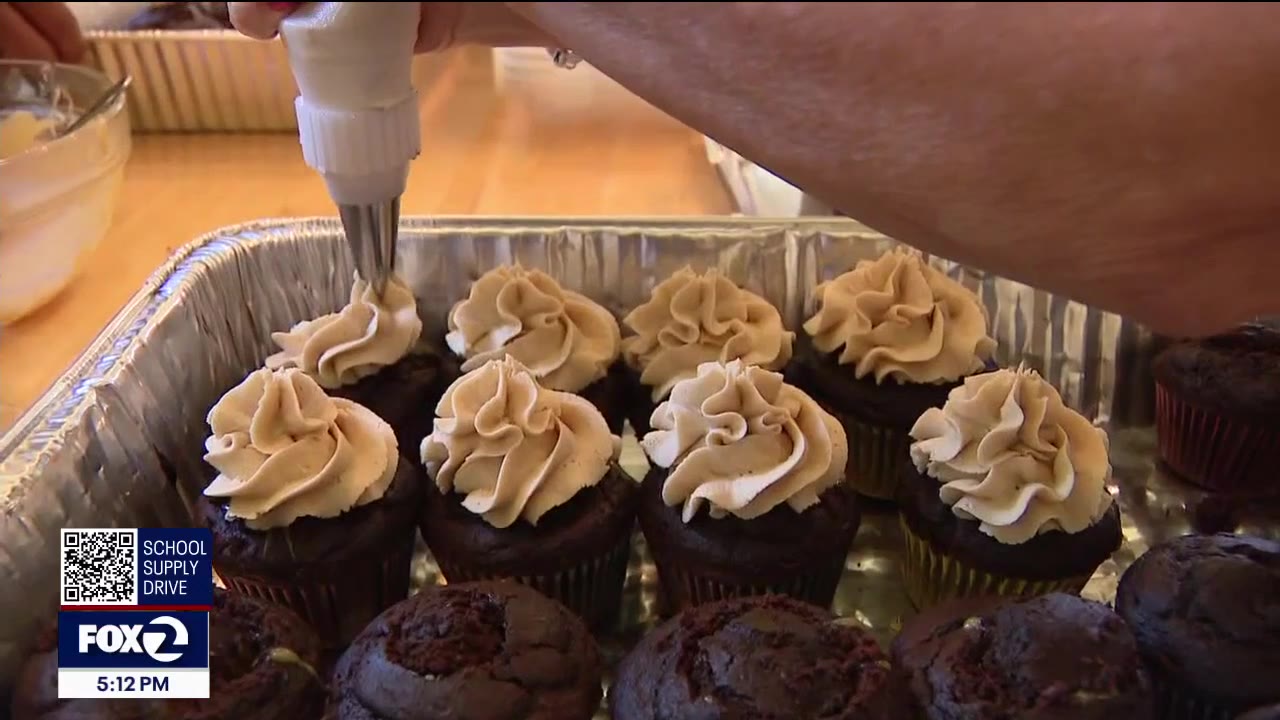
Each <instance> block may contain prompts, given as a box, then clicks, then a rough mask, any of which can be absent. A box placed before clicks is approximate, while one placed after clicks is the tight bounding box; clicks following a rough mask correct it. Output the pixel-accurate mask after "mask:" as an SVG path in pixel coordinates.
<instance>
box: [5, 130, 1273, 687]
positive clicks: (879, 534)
mask: <svg viewBox="0 0 1280 720" xmlns="http://www.w3.org/2000/svg"><path fill="white" fill-rule="evenodd" d="M262 117H266V114H265V113H264V114H263V115H262ZM892 244H893V243H892V241H891V240H889V239H888V238H885V237H883V236H881V235H879V234H877V233H874V232H871V231H869V230H867V229H866V228H865V227H863V226H861V225H858V224H857V223H855V222H852V221H849V220H841V219H835V218H820V219H819V218H813V219H799V220H796V219H789V220H767V219H733V218H728V219H708V220H698V221H684V220H654V219H609V220H584V219H576V218H564V219H559V218H544V219H519V218H517V219H484V218H437V219H421V218H415V219H406V220H405V222H404V227H403V230H402V233H401V236H400V245H399V249H398V268H399V271H400V272H401V274H403V275H404V277H405V279H406V281H407V282H408V284H409V286H410V287H411V288H412V289H413V291H414V293H415V295H416V296H417V298H418V302H419V311H420V312H421V314H422V317H423V319H424V324H425V326H426V327H425V329H424V333H425V335H424V336H426V337H432V336H439V332H440V329H441V328H442V326H443V323H444V319H445V314H446V312H447V310H448V308H449V306H450V305H451V304H452V303H453V302H454V301H456V300H458V299H459V298H461V297H463V296H464V295H465V293H466V292H467V289H468V287H469V285H470V283H471V281H472V280H474V279H475V278H476V277H478V276H479V275H480V274H481V273H482V272H484V271H486V270H488V269H490V268H492V267H494V266H496V265H499V264H504V263H514V262H519V263H523V264H524V265H526V266H530V267H537V268H541V269H543V270H546V271H547V272H549V273H550V274H551V275H553V276H554V277H556V278H558V279H559V280H560V282H562V283H563V284H564V285H565V286H566V287H569V288H572V289H575V290H578V291H580V292H583V293H585V294H587V295H589V296H591V297H593V298H595V299H596V300H597V301H599V302H601V303H602V304H603V305H605V306H606V307H608V308H609V309H610V310H612V311H613V312H615V313H616V314H617V315H618V316H619V317H621V316H622V315H623V313H625V312H626V311H627V310H629V309H630V308H632V307H635V306H636V305H638V304H640V303H642V302H644V301H645V300H646V299H647V297H648V294H649V292H650V290H651V289H652V288H653V287H654V285H656V284H657V283H658V282H660V281H661V280H663V279H665V278H666V277H667V276H669V275H670V274H671V273H672V272H674V271H675V270H677V269H679V268H681V267H682V266H684V265H685V264H693V265H694V266H695V267H698V268H706V267H711V266H714V267H717V268H719V269H720V270H721V272H723V273H725V274H727V275H728V276H730V277H731V278H733V279H734V280H736V281H738V282H739V283H742V284H744V285H745V286H747V287H748V288H750V289H752V290H754V291H755V292H757V293H760V294H761V295H763V296H764V297H766V298H767V299H768V300H770V301H771V302H772V303H774V304H775V306H776V307H778V308H779V310H781V311H782V314H783V317H784V318H785V320H786V321H787V323H788V324H789V326H790V327H791V329H793V330H794V329H797V328H798V326H799V324H800V322H801V321H802V318H804V317H805V316H806V313H807V312H809V311H810V309H811V308H810V303H809V296H810V294H811V291H812V289H813V287H814V286H815V285H816V284H817V283H819V282H821V281H823V280H825V279H829V278H831V277H834V276H835V275H837V274H839V273H841V272H843V271H845V270H847V269H849V268H851V267H852V266H853V265H854V263H856V262H857V261H858V260H860V259H863V258H872V257H875V256H876V255H878V254H879V253H881V252H883V251H884V250H886V249H887V248H889V247H890V246H891V245H892ZM931 262H933V263H934V264H935V265H936V266H937V267H939V268H941V269H943V270H944V271H946V272H947V273H948V274H949V275H951V276H952V277H954V278H956V279H958V280H959V281H960V282H962V283H963V284H964V285H966V286H967V287H969V288H971V289H972V290H974V291H975V292H976V293H977V294H978V296H979V297H980V298H981V299H982V301H983V302H984V303H985V305H986V307H987V309H988V311H989V312H990V316H991V323H992V324H991V331H992V334H993V335H994V336H995V338H996V339H997V340H998V342H999V344H1000V350H999V355H998V360H999V361H1000V362H1001V363H1002V364H1005V365H1013V364H1017V363H1019V362H1025V363H1027V364H1028V365H1030V366H1032V367H1035V368H1037V369H1039V370H1040V371H1041V372H1042V374H1043V375H1044V376H1045V377H1046V378H1048V379H1049V380H1051V381H1052V382H1053V383H1054V384H1055V385H1056V386H1057V387H1058V388H1060V390H1061V391H1062V395H1063V398H1064V399H1065V400H1066V402H1067V403H1068V404H1070V405H1071V406H1073V407H1075V408H1076V409H1077V410H1079V411H1081V412H1082V413H1084V414H1085V415H1086V416H1088V417H1090V418H1093V419H1094V420H1096V421H1097V422H1098V423H1100V424H1102V425H1104V426H1106V427H1107V428H1108V429H1109V431H1110V433H1111V449H1112V462H1113V465H1114V469H1115V482H1116V488H1115V491H1116V493H1117V494H1118V496H1119V501H1120V503H1121V507H1122V509H1123V510H1124V534H1125V544H1124V547H1123V548H1122V549H1121V550H1120V551H1119V552H1117V553H1116V554H1115V556H1114V557H1113V558H1112V559H1111V560H1109V561H1108V562H1106V563H1105V564H1104V565H1103V566H1102V567H1101V568H1100V569H1099V570H1098V572H1097V573H1096V574H1095V575H1094V577H1093V578H1092V579H1091V580H1090V582H1089V585H1088V587H1087V588H1086V590H1085V594H1086V595H1088V596H1090V597H1095V598H1099V599H1110V598H1111V596H1112V595H1113V593H1114V589H1115V581H1116V577H1117V574H1118V573H1119V572H1120V571H1122V570H1123V569H1124V568H1125V567H1126V566H1127V565H1128V563H1129V562H1130V561H1132V559H1133V558H1134V557H1135V555H1137V554H1139V553H1141V552H1142V551H1144V550H1145V549H1146V547H1148V546H1149V545H1150V544H1151V543H1154V542H1158V541H1160V540H1163V539H1165V538H1167V537H1170V536H1173V535H1177V534H1181V533H1183V532H1186V531H1187V530H1188V529H1190V528H1192V527H1195V528H1198V529H1206V528H1208V529H1236V530H1242V531H1249V532H1253V533H1256V534H1262V535H1276V534H1277V528H1280V525H1277V524H1276V523H1274V522H1273V521H1270V520H1267V519H1265V518H1258V517H1248V516H1243V515H1241V514H1240V511H1239V509H1238V508H1231V507H1225V506H1221V505H1217V504H1215V503H1214V502H1213V501H1207V500H1206V499H1205V498H1204V497H1203V496H1202V495H1201V494H1199V493H1198V492H1196V491H1193V490H1190V489H1188V488H1187V487H1186V486H1184V485H1182V484H1180V483H1179V482H1177V481H1176V480H1174V479H1172V478H1170V477H1169V476H1167V475H1166V474H1165V472H1164V471H1162V470H1161V469H1159V468H1158V467H1156V465H1155V463H1154V462H1153V456H1154V449H1155V444H1154V435H1153V431H1152V429H1151V417H1152V406H1153V399H1152V397H1153V393H1152V382H1151V378H1150V376H1149V374H1148V365H1149V359H1150V356H1151V353H1152V351H1153V349H1154V348H1155V347H1156V343H1155V341H1154V338H1152V336H1151V335H1150V333H1148V332H1147V331H1146V330H1144V329H1143V328H1141V327H1139V326H1137V325H1135V324H1134V323H1132V322H1130V321H1128V320H1126V319H1123V318H1120V317H1117V316H1115V315H1112V314H1110V313H1106V312H1100V311H1098V310H1096V309H1094V308H1090V307H1086V306H1084V305H1081V304H1079V303H1077V302H1074V301H1072V300H1069V299H1067V298H1062V297H1056V296H1053V295H1050V294H1048V293H1045V292H1042V291H1039V290H1036V289H1034V288H1031V287H1027V286H1025V285H1022V284H1020V283H1016V282H1012V281H1009V280H1006V279H1004V278H1000V277H996V276H993V275H990V274H987V273H984V272H981V271H979V270H976V269H973V268H967V267H963V266H960V265H957V264H954V263H951V262H948V261H945V260H942V259H938V258H931ZM351 282H352V264H351V261H350V259H349V258H348V257H347V253H346V249H345V244H344V242H343V240H342V234H341V227H340V225H339V224H338V223H337V222H336V221H335V220H332V219H314V220H263V221H260V222H255V223H250V224H246V225H239V226H236V227H229V228H225V229H222V230H218V231H216V232H212V233H210V234H208V235H205V236H204V237H202V238H199V239H198V240H196V241H194V242H192V243H190V244H188V245H186V246H185V247H183V248H182V249H181V250H180V251H178V252H177V253H176V254H175V255H174V257H173V258H172V259H171V260H170V261H169V262H168V263H167V264H166V265H165V266H164V267H162V268H161V269H160V270H159V271H157V272H156V273H155V274H154V275H153V276H152V277H151V278H150V279H149V280H148V281H147V282H146V284H145V285H144V286H143V287H142V288H141V290H140V291H139V292H138V293H137V294H136V295H135V296H134V297H133V298H132V299H131V300H130V301H129V303H128V304H127V305H126V306H125V307H124V309H123V310H122V311H121V312H120V314H119V315H118V316H117V317H116V318H115V319H114V320H113V321H112V322H111V323H110V325H108V327H107V328H106V329H104V330H103V332H102V334H101V335H99V337H98V338H97V339H96V340H95V341H94V342H93V343H92V344H91V346H90V347H89V349H88V350H87V351H86V352H85V354H84V355H83V356H82V357H80V358H79V359H78V360H77V361H76V362H75V363H74V365H73V366H72V367H71V368H70V369H69V370H68V371H67V373H66V374H65V375H63V376H62V377H61V378H60V379H59V380H58V381H57V382H56V383H55V384H54V386H53V387H52V388H51V389H50V391H49V392H48V393H47V394H46V395H45V396H44V397H43V398H41V399H40V401H39V402H38V403H37V404H36V405H35V406H34V407H33V408H31V409H30V411H29V412H27V413H26V414H25V415H24V416H23V417H22V418H20V419H19V421H18V422H17V423H16V424H15V426H14V427H13V428H12V429H11V430H10V432H8V433H7V434H6V435H5V436H4V437H3V438H0V549H2V550H3V552H0V579H2V580H3V582H0V610H2V611H0V686H3V687H4V688H7V687H9V686H10V684H11V683H12V680H13V677H14V673H15V672H16V670H17V668H18V664H19V663H20V662H21V660H22V659H23V658H24V656H25V653H26V652H27V649H28V648H29V647H30V644H31V642H32V640H33V638H34V636H35V633H36V631H37V629H38V628H39V627H40V624H41V623H42V622H44V621H48V620H50V619H52V618H53V616H54V613H55V611H56V609H57V607H58V551H57V548H58V538H59V531H60V529H61V528H63V527H102V526H126V527H133V526H143V527H146V526H157V525H180V524H187V523H189V522H190V521H189V520H188V519H187V518H188V515H187V512H186V509H185V508H186V507H187V504H188V501H189V499H190V498H192V497H194V496H195V495H196V494H197V493H198V492H199V491H200V490H201V489H202V488H201V487H200V486H199V485H200V480H199V478H203V477H205V473H204V471H203V470H202V460H201V456H202V452H203V443H204V439H205V436H206V433H207V427H206V425H205V415H206V413H207V411H208V409H209V407H210V406H211V405H212V404H213V403H214V402H215V401H216V400H217V399H218V398H219V397H220V396H221V395H222V393H223V392H225V391H226V390H227V389H228V388H230V387H232V386H233V385H235V384H236V383H238V382H239V381H240V380H241V379H242V378H243V377H244V375H245V374H246V373H248V372H249V371H251V370H253V369H254V368H256V367H258V366H259V365H260V363H261V362H262V361H263V359H264V358H265V357H266V356H267V355H268V354H269V353H270V352H271V351H272V350H273V348H272V345H271V340H270V334H271V332H272V331H275V330H282V329H285V328H288V327H290V326H291V325H293V324H294V323H296V322H298V321H300V320H303V319H307V318H312V317H315V316H317V315H320V314H323V313H327V312H332V311H335V310H337V309H338V308H339V307H341V306H342V305H343V304H344V303H345V301H346V299H347V295H348V289H349V287H350V284H351ZM623 463H624V467H626V468H627V469H628V471H629V472H631V473H632V474H633V475H635V476H637V477H638V476H640V475H642V474H643V472H644V469H645V462H644V457H643V454H642V453H641V452H640V450H639V446H638V445H637V444H636V442H635V440H634V438H633V437H630V433H628V437H627V439H626V442H625V448H624V456H623ZM170 477H173V478H175V479H176V486H175V483H172V482H171V481H170V480H169V479H168V478H170ZM637 545H638V547H637V551H636V553H635V555H634V557H633V558H632V565H631V573H630V576H629V578H628V592H627V600H626V607H625V609H624V614H625V616H626V618H627V619H626V626H627V632H624V633H623V634H622V635H621V636H620V637H619V638H615V639H612V640H610V641H608V642H607V643H606V650H607V651H608V652H609V653H610V654H611V656H612V657H616V656H617V655H618V654H619V653H622V652H624V651H625V650H626V649H627V646H628V644H627V643H628V641H627V638H634V637H636V635H638V634H639V633H640V632H642V631H643V630H644V628H645V627H646V626H647V625H648V624H649V623H650V622H651V621H652V620H653V615H652V608H653V598H654V585H655V581H656V578H655V573H654V571H653V567H652V564H651V563H650V562H649V561H648V558H647V553H646V552H645V551H644V547H643V543H642V542H640V543H637ZM903 551H904V542H903V539H902V537H901V532H900V530H899V528H898V522H897V518H896V516H895V515H894V514H892V513H890V512H886V511H884V510H878V509H875V508H872V509H870V510H869V511H868V512H867V513H866V517H865V519H864V522H863V525H862V529H861V530H860V531H859V534H858V537H857V539H856V540H855V542H854V549H853V552H852V553H851V554H850V556H849V558H848V562H847V565H846V572H845V576H844V579H843V581H842V583H841V586H840V590H839V592H838V597H837V600H836V606H835V607H836V610H837V611H838V612H840V613H841V614H842V615H844V616H848V617H851V618H854V619H855V620H856V621H858V622H861V623H863V624H864V625H866V626H867V627H868V628H870V629H871V630H872V631H873V632H875V633H876V635H877V636H878V637H879V638H880V639H881V640H882V641H884V642H887V641H888V639H889V638H891V637H892V635H893V633H894V632H895V630H896V629H897V627H898V626H899V624H900V622H901V620H902V618H903V616H904V614H905V613H907V612H908V610H909V607H908V603H907V600H906V595H905V592H904V590H903V587H902V581H901V578H900V572H899V568H900V558H901V557H902V554H903ZM437 575H438V573H437V572H436V569H435V566H434V564H433V563H432V561H431V559H430V557H429V556H428V555H427V554H426V553H425V552H421V553H419V555H418V557H417V559H416V561H415V578H416V582H417V583H418V585H419V586H421V585H426V584H430V583H434V582H437V581H438V578H437Z"/></svg>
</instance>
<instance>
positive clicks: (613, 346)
mask: <svg viewBox="0 0 1280 720" xmlns="http://www.w3.org/2000/svg"><path fill="white" fill-rule="evenodd" d="M448 324H449V333H448V335H446V336H445V343H446V344H447V345H448V346H449V348H450V349H451V350H452V351H453V353H454V354H455V355H456V356H457V357H458V358H461V359H462V372H464V373H465V372H471V371H472V370H475V369H477V368H479V367H481V366H482V365H484V364H485V363H487V362H489V361H490V360H496V359H498V358H501V357H503V356H505V355H510V356H511V357H514V358H515V359H517V360H519V361H520V362H521V363H522V364H523V365H524V366H525V367H527V368H529V371H530V372H532V373H533V374H534V376H535V377H536V378H537V379H538V383H539V384H540V385H542V386H543V387H545V388H548V389H550V390H558V391H560V392H568V393H574V394H576V395H581V396H582V397H584V398H586V399H587V400H589V401H591V403H592V404H593V405H595V406H596V408H597V409H598V410H599V411H600V412H601V414H603V415H604V418H605V420H606V421H607V422H608V423H609V429H610V430H611V431H612V432H613V433H614V434H615V435H621V434H622V429H623V426H624V424H625V423H626V408H625V407H624V405H625V404H626V397H625V395H624V392H625V388H626V372H627V371H626V366H625V365H624V364H623V363H622V362H621V361H620V360H619V353H620V352H621V343H622V334H621V331H620V330H619V329H618V321H617V319H615V318H614V316H613V314H612V313H610V312H609V311H608V310H606V309H605V308H603V307H601V306H600V305H598V304H597V303H595V302H594V301H592V300H591V299H590V298H588V297H587V296H585V295H582V294H580V293H576V292H574V291H572V290H566V289H565V288H562V287H560V284H559V283H557V282H556V281H555V279H554V278H552V277H551V276H550V275H547V274H546V273H544V272H542V271H541V270H526V269H525V268H523V267H521V266H520V265H514V266H511V265H504V266H501V267H497V268H494V269H493V270H490V271H489V272H487V273H485V274H484V275H481V276H480V278H479V279H478V280H476V281H475V283H473V284H472V285H471V292H470V294H469V295H468V296H467V298H466V299H464V300H461V301H459V302H458V303H457V304H456V305H454V306H453V308H452V309H451V310H450V311H449V322H448Z"/></svg>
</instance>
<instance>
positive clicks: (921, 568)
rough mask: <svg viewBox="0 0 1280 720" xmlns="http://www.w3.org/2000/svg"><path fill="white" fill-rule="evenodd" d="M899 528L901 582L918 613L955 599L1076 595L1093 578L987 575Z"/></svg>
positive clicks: (908, 529)
mask: <svg viewBox="0 0 1280 720" xmlns="http://www.w3.org/2000/svg"><path fill="white" fill-rule="evenodd" d="M901 525H902V535H903V537H904V538H905V539H906V546H907V547H906V550H907V552H906V557H905V558H904V562H903V565H902V573H903V581H904V583H905V584H906V589H907V597H908V598H909V599H910V600H911V604H912V605H914V606H915V607H916V609H917V610H923V609H924V608H927V607H932V606H934V605H937V604H939V603H942V602H945V601H947V600H952V599H956V598H967V597H982V596H991V595H995V596H999V597H1011V598H1023V597H1033V596H1036V595H1048V594H1050V593H1055V592H1065V593H1072V594H1079V593H1080V591H1081V590H1083V589H1084V586H1085V585H1087V584H1088V582H1089V578H1090V577H1091V576H1092V575H1085V576H1083V577H1066V578H1057V579H1053V580H1028V579H1026V578H1017V577H1009V576H1005V575H999V574H997V573H992V572H987V571H986V570H983V569H981V568H978V567H975V566H973V565H970V564H968V563H964V562H961V561H959V560H957V559H956V558H954V557H951V556H949V555H946V554H944V553H941V552H938V551H937V550H936V549H935V548H934V547H933V546H932V545H930V544H929V541H927V540H925V539H924V538H922V537H920V536H919V535H916V534H915V533H914V532H912V530H911V528H910V527H909V526H908V525H907V522H906V521H905V520H903V521H902V522H901Z"/></svg>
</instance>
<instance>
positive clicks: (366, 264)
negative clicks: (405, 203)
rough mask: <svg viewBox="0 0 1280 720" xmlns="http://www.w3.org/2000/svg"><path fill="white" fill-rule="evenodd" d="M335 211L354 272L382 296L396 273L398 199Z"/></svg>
mask: <svg viewBox="0 0 1280 720" xmlns="http://www.w3.org/2000/svg"><path fill="white" fill-rule="evenodd" d="M338 214H339V216H341V218H342V229H343V231H344V232H345V233H346V235H347V245H348V246H349V247H350V248H351V257H352V258H353V259H354V260H355V264H356V272H358V273H359V274H360V277H361V278H363V279H364V281H365V282H367V283H369V285H371V286H372V287H373V291H374V293H376V294H377V295H378V296H379V297H381V296H382V292H383V290H385V289H386V287H387V281H388V280H390V279H391V274H392V273H393V272H395V266H396V236H397V234H398V233H399V230H400V198H394V199H392V200H387V201H384V202H379V203H373V204H370V205H339V206H338Z"/></svg>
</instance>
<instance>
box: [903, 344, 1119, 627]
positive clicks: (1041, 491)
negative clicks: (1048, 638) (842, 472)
mask: <svg viewBox="0 0 1280 720" xmlns="http://www.w3.org/2000/svg"><path fill="white" fill-rule="evenodd" d="M911 437H912V438H913V439H914V442H913V443H912V445H911V448H910V460H911V462H908V463H906V464H905V465H904V466H903V468H902V473H903V481H902V484H901V487H900V489H899V495H898V500H899V501H898V506H899V509H900V511H901V516H902V524H903V532H904V535H905V537H906V543H907V548H906V549H907V554H906V562H905V565H904V568H903V570H904V573H905V579H906V586H907V592H908V594H909V595H910V597H911V600H912V602H914V603H915V605H916V607H918V608H924V607H927V606H929V605H933V604H935V603H938V602H941V601H942V600H945V599H948V598H951V597H963V596H975V595H977V596H980V595H1005V596H1015V597H1025V596H1031V595H1040V594H1045V593H1050V592H1056V591H1065V592H1077V593H1078V592H1080V590H1082V589H1083V588H1084V586H1085V584H1086V583H1087V582H1088V580H1089V578H1090V577H1091V576H1092V575H1093V573H1094V571H1096V570H1097V568H1098V566H1099V565H1101V564H1102V563H1103V562H1104V561H1105V560H1106V559H1107V558H1108V557H1110V556H1111V554H1112V553H1114V552H1115V551H1116V550H1118V549H1119V548H1120V543H1121V539H1122V538H1121V533H1120V511H1119V506H1118V505H1117V504H1116V503H1115V502H1114V501H1113V498H1112V496H1111V493H1110V492H1109V490H1108V487H1107V483H1108V480H1109V479H1110V475H1111V462H1110V459H1109V455H1108V445H1107V437H1106V434H1105V433H1104V432H1103V431H1102V430H1101V429H1100V428H1096V427H1094V426H1093V425H1092V424H1091V423H1090V422H1089V421H1088V420H1087V419H1085V418H1084V417H1083V416H1082V415H1080V414H1079V413H1077V412H1075V411H1073V410H1071V409H1070V408H1068V407H1067V406H1066V405H1065V404H1064V403H1063V402H1062V397H1061V396H1060V395H1059V394H1058V391H1057V390H1056V389H1054V387H1053V386H1052V385H1050V384H1049V383H1048V382H1046V381H1045V380H1044V379H1043V378H1041V377H1040V375H1039V374H1038V373H1036V372H1035V371H1033V370H1028V369H1025V368H1019V369H1017V370H998V371H996V372H992V373H984V374H982V375H975V376H973V377H971V378H969V379H968V380H966V381H965V383H964V385H963V386H961V387H959V388H956V389H955V390H953V391H952V393H951V396H950V398H949V399H948V400H947V402H946V405H945V406H943V407H941V408H932V409H930V410H928V411H927V412H925V413H924V414H923V415H921V416H920V419H919V420H918V421H917V422H916V424H915V427H913V428H912V429H911Z"/></svg>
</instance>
